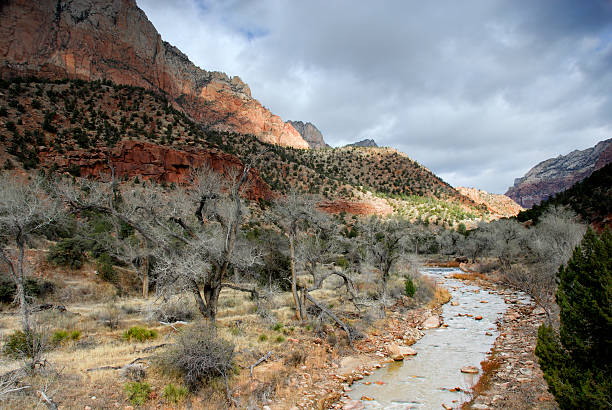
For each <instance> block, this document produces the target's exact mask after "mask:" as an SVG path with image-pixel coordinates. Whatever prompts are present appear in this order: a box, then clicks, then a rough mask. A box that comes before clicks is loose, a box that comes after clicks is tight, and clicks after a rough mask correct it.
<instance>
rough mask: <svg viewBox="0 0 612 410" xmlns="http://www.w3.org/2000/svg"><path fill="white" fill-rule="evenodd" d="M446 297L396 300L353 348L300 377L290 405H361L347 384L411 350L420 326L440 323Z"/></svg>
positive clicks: (420, 333) (426, 327)
mask: <svg viewBox="0 0 612 410" xmlns="http://www.w3.org/2000/svg"><path fill="white" fill-rule="evenodd" d="M447 301H448V299H447V298H445V299H438V302H437V303H436V305H435V306H433V307H431V308H429V309H426V308H419V309H407V308H406V307H405V306H404V305H403V304H402V303H401V302H399V303H398V304H396V305H395V306H394V307H393V308H391V309H390V310H389V311H388V312H387V317H386V318H385V319H384V320H381V321H380V322H378V323H376V324H375V326H373V328H372V329H371V330H370V331H369V332H368V334H367V335H366V337H365V338H363V339H361V340H358V341H356V342H355V343H354V347H355V348H354V350H352V351H347V354H346V355H344V356H342V355H339V356H338V357H337V359H336V360H334V361H333V362H332V363H331V364H330V365H329V366H327V368H325V369H322V370H321V371H320V372H319V373H318V375H317V377H316V378H313V377H306V378H304V380H303V383H302V385H301V386H300V387H301V388H300V390H299V391H298V392H295V395H299V396H301V399H300V400H299V401H298V403H296V406H295V407H294V409H312V408H316V409H327V408H335V409H360V408H363V404H362V403H361V402H359V401H355V400H350V399H349V398H348V395H347V393H348V392H349V391H351V385H352V384H353V383H355V382H357V381H358V380H361V379H363V378H364V377H365V376H369V375H371V374H372V372H373V371H374V370H376V369H379V368H381V367H383V366H386V365H387V364H388V363H391V362H394V361H399V360H403V357H405V356H409V355H412V354H414V352H413V351H412V349H410V347H409V346H410V345H412V344H414V343H415V342H416V341H417V340H419V339H420V338H421V337H422V336H423V334H424V333H423V332H422V331H423V330H426V329H429V328H433V327H438V326H444V325H443V324H442V323H441V319H440V316H439V315H440V307H441V306H442V304H444V303H445V302H447ZM374 383H376V382H374ZM271 408H274V406H271ZM279 408H280V407H279Z"/></svg>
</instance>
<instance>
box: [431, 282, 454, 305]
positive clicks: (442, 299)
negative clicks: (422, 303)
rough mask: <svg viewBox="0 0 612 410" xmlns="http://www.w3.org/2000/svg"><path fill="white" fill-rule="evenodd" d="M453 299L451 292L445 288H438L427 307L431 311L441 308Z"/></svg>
mask: <svg viewBox="0 0 612 410" xmlns="http://www.w3.org/2000/svg"><path fill="white" fill-rule="evenodd" d="M451 298H452V296H451V294H450V292H449V291H448V290H447V289H446V288H443V287H441V286H436V290H435V292H434V296H433V298H432V299H431V300H430V301H429V303H428V304H427V307H428V308H429V309H433V308H435V307H437V306H441V305H443V304H445V303H447V302H448V301H450V300H451Z"/></svg>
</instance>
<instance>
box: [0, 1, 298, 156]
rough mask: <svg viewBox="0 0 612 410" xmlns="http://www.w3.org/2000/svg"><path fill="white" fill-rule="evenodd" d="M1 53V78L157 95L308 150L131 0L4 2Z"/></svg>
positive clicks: (239, 84) (235, 81) (211, 122)
mask: <svg viewBox="0 0 612 410" xmlns="http://www.w3.org/2000/svg"><path fill="white" fill-rule="evenodd" d="M0 50H3V54H2V62H1V63H0V75H1V76H2V77H3V78H7V77H10V76H27V75H35V76H38V77H47V78H51V79H55V78H63V77H68V78H75V79H83V80H88V81H89V80H112V81H113V82H115V83H118V84H126V85H133V86H140V87H145V88H148V89H152V90H159V91H162V92H164V93H166V94H167V95H168V96H169V97H170V99H171V100H172V102H173V104H175V106H176V107H177V108H180V109H182V110H183V111H185V112H186V113H187V114H188V115H190V116H191V117H192V118H193V119H194V120H196V121H199V122H202V123H203V124H207V125H208V126H209V127H211V128H214V129H217V130H220V131H234V132H238V133H243V134H253V135H256V136H257V137H258V138H260V139H261V140H262V141H265V142H268V143H273V144H278V145H285V146H292V147H296V148H308V143H307V142H306V141H304V140H303V139H302V137H301V136H300V134H299V133H298V132H297V131H296V130H295V129H294V128H293V127H292V126H291V125H290V124H287V123H285V122H283V120H282V119H281V118H280V117H279V116H277V115H274V114H272V113H271V112H270V111H269V110H268V109H266V108H265V107H263V106H262V104H261V103H260V102H259V101H257V100H256V99H254V98H253V97H252V96H251V91H250V88H249V87H248V85H247V84H245V83H244V82H243V81H242V80H241V79H240V78H239V77H238V76H234V77H230V76H228V75H226V74H225V73H221V72H215V71H206V70H203V69H200V68H199V67H197V66H195V65H194V64H193V63H192V62H191V61H190V60H189V58H188V57H187V56H186V55H185V54H184V53H183V52H181V51H180V50H179V49H178V48H176V47H174V46H172V45H171V44H169V43H168V42H166V41H163V40H162V38H161V36H160V35H159V33H158V32H157V30H156V29H155V27H154V26H153V24H152V23H151V22H150V21H149V20H148V18H147V17H146V14H145V13H144V12H143V11H142V10H141V9H140V8H139V7H138V6H137V4H136V2H135V0H121V1H113V2H110V3H109V2H107V1H102V0H83V1H79V2H65V3H60V2H56V1H54V0H41V1H37V2H30V1H28V0H13V1H11V2H9V3H6V2H3V3H2V8H1V9H0Z"/></svg>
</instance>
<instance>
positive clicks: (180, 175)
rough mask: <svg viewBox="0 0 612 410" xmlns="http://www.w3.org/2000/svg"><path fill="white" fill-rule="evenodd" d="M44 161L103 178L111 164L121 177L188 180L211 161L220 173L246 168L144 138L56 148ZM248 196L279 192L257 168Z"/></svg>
mask: <svg viewBox="0 0 612 410" xmlns="http://www.w3.org/2000/svg"><path fill="white" fill-rule="evenodd" d="M40 157H41V159H42V161H43V162H44V163H45V164H47V165H50V164H53V163H55V164H57V165H58V166H59V167H60V168H61V169H67V168H68V166H78V167H79V170H80V173H81V176H83V177H99V176H100V175H101V174H110V165H112V166H113V168H114V169H115V173H116V175H118V176H119V177H123V176H127V177H130V178H132V177H138V178H140V179H144V180H154V181H156V182H169V183H172V182H174V183H179V184H180V183H186V182H188V180H189V177H190V173H191V170H192V169H193V168H197V167H199V166H201V165H203V164H208V165H209V166H210V167H211V168H212V169H214V170H216V171H219V172H220V173H224V174H225V173H227V172H229V171H230V170H232V171H234V170H238V171H241V170H242V163H241V162H240V161H239V160H238V159H237V158H236V157H234V156H232V155H229V154H225V153H222V152H215V151H207V150H198V151H197V152H186V151H179V150H175V149H172V148H168V147H164V146H161V145H156V144H151V143H148V142H141V141H121V142H120V143H119V144H118V145H117V146H115V147H114V148H107V147H102V148H101V147H98V148H95V149H93V150H89V151H84V150H75V151H69V152H66V153H65V154H59V153H57V152H55V151H52V150H45V151H43V152H41V153H40ZM245 196H246V197H248V198H249V199H250V200H258V199H260V198H261V199H265V200H268V201H269V200H272V199H274V197H275V194H274V193H273V192H272V190H271V189H270V187H269V186H268V184H266V183H265V182H264V181H263V180H262V179H261V177H260V176H259V173H258V172H257V170H255V169H251V171H250V173H249V179H248V184H247V188H246V192H245Z"/></svg>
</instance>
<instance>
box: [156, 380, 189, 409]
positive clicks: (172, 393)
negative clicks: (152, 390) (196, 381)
mask: <svg viewBox="0 0 612 410" xmlns="http://www.w3.org/2000/svg"><path fill="white" fill-rule="evenodd" d="M162 396H163V398H164V399H166V401H168V402H169V403H173V404H178V403H180V402H182V401H183V399H184V398H185V396H187V389H186V388H184V387H180V386H179V387H177V386H175V385H174V384H172V383H170V384H168V385H167V386H166V387H164V392H163V393H162Z"/></svg>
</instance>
